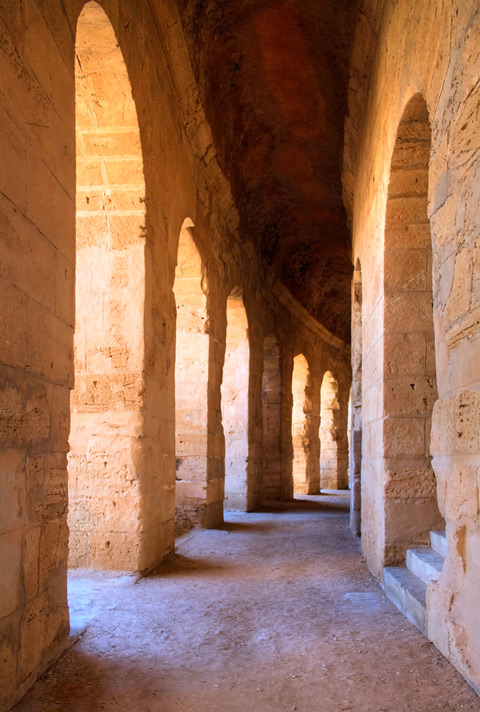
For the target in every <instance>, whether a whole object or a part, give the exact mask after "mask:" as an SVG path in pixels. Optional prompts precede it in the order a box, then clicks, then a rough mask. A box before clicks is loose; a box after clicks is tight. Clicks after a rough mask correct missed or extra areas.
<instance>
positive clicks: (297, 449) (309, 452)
mask: <svg viewBox="0 0 480 712" xmlns="http://www.w3.org/2000/svg"><path fill="white" fill-rule="evenodd" d="M292 398H293V403H292V449H293V463H292V472H293V491H294V494H314V493H315V492H318V490H319V458H318V455H319V452H318V436H317V437H315V435H314V431H315V423H316V430H317V433H318V415H319V414H318V412H317V413H316V411H317V410H318V398H317V402H315V398H314V387H313V379H312V374H311V371H310V366H309V363H308V361H307V359H306V358H305V356H304V355H303V354H298V355H297V356H295V358H294V360H293V372H292ZM315 415H316V417H315ZM316 446H317V447H316Z"/></svg>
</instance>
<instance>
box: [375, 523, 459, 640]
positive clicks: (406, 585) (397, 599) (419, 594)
mask: <svg viewBox="0 0 480 712" xmlns="http://www.w3.org/2000/svg"><path fill="white" fill-rule="evenodd" d="M447 553H448V545H447V538H446V536H445V532H430V547H423V548H421V549H408V550H407V556H406V565H405V566H387V567H385V568H384V569H383V589H384V591H385V593H386V595H387V596H388V598H389V599H390V600H391V601H392V603H394V604H395V605H396V606H397V608H398V609H399V610H400V611H401V612H402V613H403V614H404V615H405V616H406V617H407V618H408V620H409V621H411V622H412V623H414V624H415V625H416V626H417V628H418V629H419V630H420V631H421V632H422V633H423V634H424V635H426V634H427V631H426V621H425V608H426V591H427V586H428V584H429V583H430V582H431V581H436V580H437V579H438V578H439V576H440V574H441V572H442V568H443V563H444V561H445V557H446V555H447Z"/></svg>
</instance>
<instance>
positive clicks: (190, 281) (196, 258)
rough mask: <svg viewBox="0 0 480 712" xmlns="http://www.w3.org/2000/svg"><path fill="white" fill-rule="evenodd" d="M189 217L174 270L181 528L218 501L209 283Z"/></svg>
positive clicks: (208, 511)
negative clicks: (212, 467)
mask: <svg viewBox="0 0 480 712" xmlns="http://www.w3.org/2000/svg"><path fill="white" fill-rule="evenodd" d="M194 234H195V229H194V226H193V223H192V222H191V220H188V219H187V220H186V221H185V222H184V224H183V226H182V230H181V232H180V238H179V242H178V257H177V267H176V270H175V283H174V285H173V292H174V294H175V305H176V313H177V328H176V342H175V455H176V462H175V467H176V482H175V509H176V520H177V526H176V530H177V533H178V532H179V531H181V530H182V529H185V527H188V526H190V527H191V526H193V525H194V524H204V523H206V521H207V520H209V519H210V516H209V515H210V514H211V511H212V505H213V508H215V502H210V501H209V495H211V494H212V492H208V493H207V490H208V489H210V490H211V489H212V484H213V483H212V482H211V481H210V480H209V477H208V474H209V473H208V366H209V335H208V333H207V296H208V284H207V281H206V279H205V275H204V272H205V270H204V268H202V261H201V258H200V255H199V252H198V250H197V248H196V246H195V243H194V241H193V236H194Z"/></svg>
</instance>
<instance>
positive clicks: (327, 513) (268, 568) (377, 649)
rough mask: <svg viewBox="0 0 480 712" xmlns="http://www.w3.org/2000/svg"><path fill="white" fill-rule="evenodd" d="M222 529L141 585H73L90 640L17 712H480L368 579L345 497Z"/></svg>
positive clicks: (87, 581)
mask: <svg viewBox="0 0 480 712" xmlns="http://www.w3.org/2000/svg"><path fill="white" fill-rule="evenodd" d="M227 516H228V523H227V524H226V525H225V526H224V527H223V528H222V529H221V530H213V531H193V532H190V533H189V534H187V535H185V536H184V537H183V538H182V539H181V540H180V541H179V545H178V549H177V555H176V556H175V557H174V558H173V560H172V561H171V562H170V563H169V564H167V565H165V566H163V567H162V568H161V569H159V570H158V572H156V573H155V574H154V575H152V576H150V577H148V578H146V579H142V580H140V581H139V582H137V583H135V579H134V578H132V577H129V576H119V575H117V576H115V577H113V578H112V577H111V576H108V577H104V576H102V575H96V576H93V577H92V576H90V577H89V578H82V577H81V576H78V575H76V576H75V578H74V579H73V580H72V585H71V606H72V612H73V619H74V621H75V622H78V621H79V620H81V619H82V618H83V619H84V620H85V621H86V622H87V623H88V626H87V630H86V632H85V634H84V635H83V637H82V638H81V639H80V640H79V642H78V643H77V644H76V645H74V646H73V647H72V648H70V650H69V651H68V652H67V653H66V654H65V655H64V656H63V657H62V658H61V660H60V661H59V662H58V663H57V665H56V666H55V667H54V668H52V670H50V671H49V672H48V673H47V674H46V675H45V676H44V678H43V679H42V680H40V681H39V682H38V683H37V685H36V686H35V687H34V688H33V690H32V691H31V692H30V693H29V694H28V695H27V696H26V697H25V698H24V700H23V701H22V702H21V703H20V704H19V705H18V706H17V707H16V708H15V709H16V711H17V712H47V711H50V710H52V711H53V710H65V711H68V712H77V711H78V712H84V711H85V712H100V711H101V710H125V711H126V712H127V711H128V712H171V711H172V712H173V711H175V710H183V711H184V712H187V711H188V712H194V711H195V712H207V711H208V712H211V711H213V712H217V711H218V712H220V710H221V711H222V712H223V711H225V712H237V711H239V712H248V711H250V710H251V711H252V712H253V711H255V712H257V711H258V712H267V711H268V712H283V711H284V710H298V711H299V712H320V711H322V712H341V711H347V710H351V711H353V710H355V712H367V711H368V712H382V711H383V712H386V711H388V712H403V711H405V712H406V711H407V710H408V711H409V712H412V711H414V712H416V711H422V712H431V711H433V710H445V711H446V710H448V712H453V711H455V712H457V711H458V710H476V711H477V712H478V711H480V699H479V698H478V697H477V696H476V695H475V693H474V692H473V691H472V690H471V688H469V687H468V685H467V684H466V683H465V682H464V680H463V679H462V678H461V677H460V675H459V674H458V673H457V672H456V671H455V670H454V669H453V667H452V666H451V665H450V664H449V663H448V662H446V660H445V659H444V658H443V657H442V656H441V655H440V653H438V652H437V651H436V649H435V648H434V647H433V646H432V645H431V644H430V643H429V642H428V641H427V640H426V639H425V638H424V637H423V636H422V635H421V634H420V633H419V632H418V631H417V630H416V628H414V627H413V626H412V625H411V624H410V623H408V621H406V620H405V619H404V618H403V616H402V615H401V614H400V613H398V612H397V611H396V609H395V608H394V607H393V606H392V605H391V604H390V603H389V602H388V601H386V600H385V598H384V596H383V593H382V591H381V589H380V588H379V587H378V586H377V584H376V583H375V581H374V580H373V579H372V577H371V576H370V575H369V573H368V571H367V569H366V567H365V565H364V563H363V561H362V558H361V556H360V550H359V543H358V541H355V540H354V539H352V537H351V536H350V533H349V530H348V516H347V499H346V497H345V496H344V495H342V496H334V495H330V496H328V495H325V496H322V497H306V498H304V500H302V501H296V502H294V503H290V504H282V505H278V506H275V507H274V508H272V509H271V510H265V511H263V512H260V513H255V514H229V515H227Z"/></svg>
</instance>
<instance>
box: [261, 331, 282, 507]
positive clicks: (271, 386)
mask: <svg viewBox="0 0 480 712" xmlns="http://www.w3.org/2000/svg"><path fill="white" fill-rule="evenodd" d="M281 387H282V378H281V373H280V351H279V348H278V343H277V339H276V337H275V336H274V335H273V334H270V335H268V336H266V337H265V339H264V342H263V381H262V416H263V417H262V422H263V500H264V501H266V502H268V501H271V500H277V499H281V498H282V459H281V425H282V422H281V419H282V397H281Z"/></svg>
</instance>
